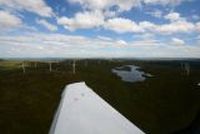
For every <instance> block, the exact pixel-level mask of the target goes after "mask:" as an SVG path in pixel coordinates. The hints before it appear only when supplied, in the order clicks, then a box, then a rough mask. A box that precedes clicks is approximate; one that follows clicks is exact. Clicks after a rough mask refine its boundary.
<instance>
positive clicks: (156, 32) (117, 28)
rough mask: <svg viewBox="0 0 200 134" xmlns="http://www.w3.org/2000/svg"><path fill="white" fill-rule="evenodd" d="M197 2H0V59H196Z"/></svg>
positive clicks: (199, 53) (199, 50) (199, 45)
mask: <svg viewBox="0 0 200 134" xmlns="http://www.w3.org/2000/svg"><path fill="white" fill-rule="evenodd" d="M198 5H200V1H199V0H32V1H27V0H0V57H89V58H91V57H197V58H199V57H200V8H199V7H198Z"/></svg>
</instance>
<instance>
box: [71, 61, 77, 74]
mask: <svg viewBox="0 0 200 134" xmlns="http://www.w3.org/2000/svg"><path fill="white" fill-rule="evenodd" d="M72 68H73V74H75V73H76V60H73V63H72Z"/></svg>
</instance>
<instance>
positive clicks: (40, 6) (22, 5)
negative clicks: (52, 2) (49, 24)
mask: <svg viewBox="0 0 200 134" xmlns="http://www.w3.org/2000/svg"><path fill="white" fill-rule="evenodd" d="M0 5H1V6H2V7H3V8H6V9H7V8H9V9H11V10H17V11H18V10H20V11H23V10H26V11H29V12H32V13H35V14H37V15H40V16H44V17H51V16H52V15H53V14H54V13H53V11H52V8H51V7H50V6H48V5H47V4H46V3H45V1H44V0H0Z"/></svg>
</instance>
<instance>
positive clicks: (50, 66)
mask: <svg viewBox="0 0 200 134" xmlns="http://www.w3.org/2000/svg"><path fill="white" fill-rule="evenodd" d="M49 72H52V62H51V61H49Z"/></svg>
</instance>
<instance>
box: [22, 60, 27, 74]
mask: <svg viewBox="0 0 200 134" xmlns="http://www.w3.org/2000/svg"><path fill="white" fill-rule="evenodd" d="M21 67H22V71H23V73H26V68H25V61H23V62H22V65H21Z"/></svg>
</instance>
